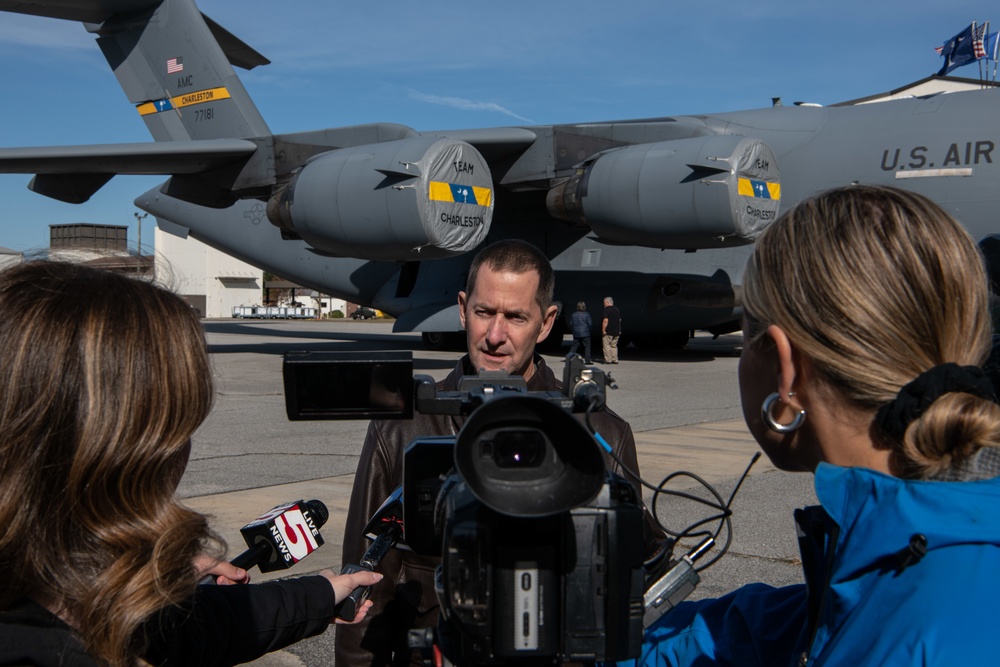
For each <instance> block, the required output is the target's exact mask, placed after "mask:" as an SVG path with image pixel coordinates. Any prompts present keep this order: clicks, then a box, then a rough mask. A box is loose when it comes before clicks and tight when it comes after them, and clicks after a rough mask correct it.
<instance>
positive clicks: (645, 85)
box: [0, 0, 1000, 250]
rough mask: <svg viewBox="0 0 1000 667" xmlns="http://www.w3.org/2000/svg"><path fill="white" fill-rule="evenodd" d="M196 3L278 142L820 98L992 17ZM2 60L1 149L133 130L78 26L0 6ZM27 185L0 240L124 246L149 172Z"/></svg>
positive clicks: (697, 8) (621, 2)
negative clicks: (72, 183) (226, 41)
mask: <svg viewBox="0 0 1000 667" xmlns="http://www.w3.org/2000/svg"><path fill="white" fill-rule="evenodd" d="M198 4H199V7H200V8H201V10H202V11H203V12H204V13H205V14H207V15H208V16H210V17H212V18H213V19H214V20H215V21H216V22H218V23H220V24H221V25H222V26H224V27H225V28H227V29H228V30H229V31H230V32H232V33H233V34H235V35H237V36H238V37H240V38H241V39H242V40H243V41H245V42H246V43H248V44H249V45H251V46H253V47H254V48H255V49H257V50H258V51H259V52H260V53H262V54H263V55H265V56H266V57H267V58H269V59H270V60H271V62H272V64H270V65H267V66H265V67H260V68H257V69H255V70H253V71H251V72H246V71H244V70H237V72H238V73H239V75H240V77H241V79H242V80H243V83H244V85H245V86H246V88H247V89H248V91H249V92H250V95H251V96H252V97H253V99H254V101H255V102H256V104H257V105H258V107H259V108H260V111H261V113H262V114H263V116H264V118H265V120H266V121H267V122H268V124H269V126H270V128H271V130H272V131H273V132H276V133H277V132H295V131H303V130H313V129H321V128H326V127H336V126H341V125H355V124H359V123H368V122H377V121H386V122H396V123H402V124H405V125H409V126H411V127H413V128H415V129H417V130H439V129H460V128H475V127H490V126H497V125H522V124H529V125H530V124H550V123H570V122H587V121H599V120H615V119H627V118H648V117H656V116H667V115H675V114H692V113H712V112H720V111H734V110H739V109H750V108H758V107H765V106H769V105H770V99H771V97H778V96H780V97H782V98H783V100H784V102H785V103H786V104H789V103H792V102H795V101H806V102H815V103H820V104H831V103H835V102H839V101H844V100H849V99H854V98H858V97H864V96H866V95H870V94H874V93H878V92H883V91H886V90H891V89H893V88H897V87H900V86H902V85H905V84H907V83H909V82H911V81H915V80H917V79H920V78H923V77H924V76H927V75H929V74H932V73H934V72H936V71H937V69H938V68H939V67H940V63H941V58H940V57H939V56H938V55H937V54H936V53H935V52H934V47H935V46H938V45H940V44H941V43H943V42H944V41H945V40H946V39H948V38H950V37H951V36H953V35H954V34H955V33H957V32H959V31H961V30H962V29H963V28H964V27H965V26H967V25H968V24H969V23H970V22H971V21H973V20H976V21H980V22H981V21H986V20H988V19H990V18H991V17H990V16H989V12H990V11H991V6H990V5H986V4H983V3H978V2H964V1H962V0H957V1H953V2H949V3H945V2H942V1H941V0H934V1H924V0H915V1H912V2H905V3H904V2H899V1H894V2H873V1H871V0H869V1H867V2H861V1H857V0H844V1H841V2H814V1H811V0H798V1H796V2H793V1H791V0H787V1H783V2H779V1H776V0H775V1H766V0H758V1H757V2H752V3H747V2H730V1H728V0H725V1H716V2H685V3H678V2H669V1H668V0H649V1H647V0H618V2H597V1H595V0H572V1H563V0H536V1H535V2H524V1H522V0H506V1H505V2H491V3H485V2H466V3H450V2H449V3H445V2H438V1H437V0H425V1H424V2H421V3H415V2H398V1H396V0H383V1H382V2H377V3H375V2H345V1H342V0H325V1H322V2H321V1H318V0H312V1H306V2H294V3H282V2H277V1H276V0H271V1H269V2H265V1H264V0H239V1H236V0H202V1H201V2H199V3H198ZM995 25H997V26H998V27H1000V16H998V17H997V21H996V24H995ZM991 30H992V28H991ZM0 62H2V63H3V65H2V68H0V88H2V90H3V95H2V98H0V99H2V100H3V104H2V105H0V109H2V110H0V119H2V122H0V146H4V147H10V146H45V145H64V144H91V143H105V142H107V143H118V142H135V141H149V140H150V137H149V134H148V133H147V131H146V129H145V126H144V124H143V123H142V121H141V120H140V117H139V115H138V114H137V113H136V112H135V110H134V108H133V107H132V105H131V104H130V103H129V102H128V100H127V99H126V98H125V95H124V93H122V92H121V89H120V88H119V87H118V83H117V81H116V79H115V77H114V75H113V74H112V73H111V71H110V69H109V68H108V66H107V64H106V62H105V61H104V58H103V56H102V55H101V54H100V51H99V49H98V48H97V46H96V44H94V40H93V37H92V36H91V35H90V34H89V33H87V32H86V31H85V30H84V28H83V27H82V25H80V24H78V23H72V22H67V21H58V20H53V19H41V18H36V17H30V16H21V15H16V14H8V13H0ZM954 74H956V75H959V76H967V77H973V78H975V77H978V76H979V71H978V68H977V66H976V65H970V66H966V67H963V68H961V69H958V70H956V71H955V72H954ZM29 180H30V177H29V176H25V175H0V202H2V204H0V246H5V247H8V248H13V249H15V250H28V249H39V248H43V247H45V246H47V245H48V238H49V228H48V226H49V225H52V224H66V223H75V222H87V223H99V224H117V225H129V226H130V230H129V241H130V244H132V245H133V246H134V244H135V242H136V229H135V222H136V220H135V217H134V214H135V213H136V212H137V211H138V209H136V208H135V206H134V205H133V200H134V198H135V197H136V196H137V195H139V194H141V193H142V192H144V191H145V190H147V189H149V188H150V187H153V186H154V185H155V184H157V183H158V182H160V181H162V180H163V179H162V178H155V177H137V176H131V177H127V176H119V177H116V178H114V179H112V180H111V182H110V183H109V184H108V185H106V186H105V187H104V188H103V189H102V190H101V191H100V192H98V193H97V194H96V195H95V196H94V197H93V198H92V199H91V201H90V202H87V203H86V204H83V205H70V204H64V203H61V202H57V201H54V200H50V199H47V198H45V197H41V196H39V195H36V194H34V193H32V192H30V191H29V190H28V189H27V183H28V181H29ZM152 227H153V225H152V222H151V221H150V219H147V220H146V221H145V222H144V225H143V245H144V246H147V245H148V244H150V243H151V240H152Z"/></svg>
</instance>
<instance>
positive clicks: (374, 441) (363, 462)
mask: <svg viewBox="0 0 1000 667" xmlns="http://www.w3.org/2000/svg"><path fill="white" fill-rule="evenodd" d="M383 426H384V424H379V423H378V422H375V421H373V422H372V423H371V424H369V426H368V433H367V435H366V436H365V443H364V446H363V447H362V449H361V457H360V459H358V470H357V472H356V473H355V475H354V488H353V490H352V491H351V503H350V506H349V507H348V510H347V522H346V523H345V525H344V550H343V560H342V563H343V564H344V565H346V564H348V563H358V562H360V560H361V557H362V556H363V555H364V553H365V550H366V549H367V548H368V540H367V538H365V536H364V529H365V526H366V525H367V524H368V520H369V519H370V518H371V516H372V514H374V513H375V511H376V510H377V509H378V508H379V507H380V506H381V505H382V502H383V501H384V500H385V499H386V498H388V497H389V494H391V493H392V492H393V491H394V490H395V487H396V484H397V482H396V481H395V480H397V479H399V478H400V477H401V475H396V474H394V470H393V466H395V465H396V463H397V462H395V461H392V460H390V457H389V455H388V449H389V447H387V445H386V443H384V442H383V438H384V437H385V433H384V430H383V428H382V427H383ZM401 565H402V564H401V559H400V556H399V553H398V552H397V550H395V549H393V550H391V551H390V552H389V553H387V554H386V556H385V557H384V558H383V559H382V561H381V562H380V563H379V567H378V571H379V572H381V573H382V574H383V575H384V579H383V585H382V586H375V587H373V588H372V590H371V594H370V598H369V599H370V600H371V601H372V604H373V606H372V609H371V610H370V611H369V613H368V617H367V618H366V619H365V620H364V621H362V622H361V623H357V624H354V625H341V626H339V627H338V628H337V636H336V638H335V640H334V641H335V651H334V661H335V663H336V664H337V665H341V667H350V666H352V665H372V664H385V663H387V662H388V661H390V660H391V654H390V653H389V650H390V647H389V646H388V645H387V642H384V641H377V642H375V644H376V645H381V647H382V648H383V649H384V651H385V654H384V655H376V653H377V650H376V646H373V643H372V639H373V638H374V637H376V636H377V635H378V633H377V632H374V631H373V632H371V633H369V627H370V625H371V622H372V619H373V618H375V617H379V616H381V615H382V614H383V612H384V611H385V607H386V605H387V604H388V603H389V601H390V600H391V599H392V597H393V595H394V590H395V584H396V582H397V581H398V580H399V577H400V568H401ZM366 634H369V635H370V636H369V637H368V638H367V639H366Z"/></svg>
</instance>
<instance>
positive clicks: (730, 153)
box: [547, 135, 781, 249]
mask: <svg viewBox="0 0 1000 667" xmlns="http://www.w3.org/2000/svg"><path fill="white" fill-rule="evenodd" d="M780 200H781V184H780V179H779V172H778V163H777V160H775V158H774V153H773V152H772V151H771V148H770V147H769V146H768V145H767V144H766V143H764V142H763V141H760V140H759V139H752V138H748V137H741V136H737V135H712V136H707V137H695V138H692V139H680V140H676V141H663V142H659V143H653V144H637V145H634V146H627V147H625V148H618V149H614V150H611V151H607V152H605V153H601V154H599V155H598V156H596V158H595V159H593V160H592V161H589V162H588V163H585V164H584V165H583V166H582V167H581V168H580V169H579V170H578V171H577V173H576V174H575V175H574V176H573V177H572V178H570V179H569V181H567V182H565V183H563V184H561V185H559V186H557V187H556V188H553V189H552V190H551V191H550V192H549V194H548V198H547V204H548V208H549V212H550V213H551V214H552V215H554V216H555V217H557V218H562V219H564V220H572V221H574V222H579V223H582V224H586V225H588V226H589V227H590V228H591V229H593V230H594V231H595V232H597V234H598V235H599V236H600V237H601V238H602V239H605V240H607V241H610V242H614V243H623V244H630V245H640V246H646V247H652V248H679V249H696V248H721V247H728V246H736V245H746V244H748V243H752V242H753V241H754V240H755V239H756V238H757V237H758V236H760V233H761V232H762V231H764V228H765V227H767V225H768V224H770V223H771V222H773V221H774V220H775V218H777V216H778V208H779V204H780Z"/></svg>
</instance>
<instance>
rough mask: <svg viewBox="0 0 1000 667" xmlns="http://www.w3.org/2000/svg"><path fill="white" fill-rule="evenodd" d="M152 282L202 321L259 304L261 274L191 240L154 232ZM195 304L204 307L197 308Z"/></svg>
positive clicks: (227, 315) (157, 230)
mask: <svg viewBox="0 0 1000 667" xmlns="http://www.w3.org/2000/svg"><path fill="white" fill-rule="evenodd" d="M154 236H155V244H156V280H157V282H159V283H160V284H162V285H164V286H166V287H168V288H170V289H172V290H173V291H175V292H177V293H178V294H181V295H183V296H185V297H187V298H188V299H189V300H190V301H191V302H192V304H193V305H196V306H199V307H200V308H201V310H202V316H203V317H232V314H233V306H253V305H259V304H260V302H261V294H262V290H263V286H264V272H263V271H262V270H261V269H258V268H256V267H254V266H251V265H250V264H247V263H246V262H243V261H241V260H238V259H236V258H234V257H230V256H229V255H227V254H225V253H223V252H219V251H218V250H216V249H214V248H211V247H209V246H207V245H205V244H204V243H202V242H200V241H196V240H195V239H192V238H187V239H182V238H180V237H177V236H174V235H173V234H167V233H165V232H163V231H161V230H160V228H159V227H157V228H156V231H155V235H154ZM199 301H201V302H202V303H203V304H204V305H203V306H200V305H199V303H198V302H199Z"/></svg>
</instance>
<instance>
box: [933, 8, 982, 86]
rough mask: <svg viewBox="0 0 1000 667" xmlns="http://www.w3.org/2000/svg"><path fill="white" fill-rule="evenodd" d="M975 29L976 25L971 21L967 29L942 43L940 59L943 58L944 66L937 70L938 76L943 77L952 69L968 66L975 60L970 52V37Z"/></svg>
mask: <svg viewBox="0 0 1000 667" xmlns="http://www.w3.org/2000/svg"><path fill="white" fill-rule="evenodd" d="M975 29H976V23H975V21H973V22H972V23H971V24H969V27H968V28H966V29H965V30H963V31H962V32H960V33H958V34H957V35H955V36H954V37H952V38H951V39H949V40H948V41H947V42H945V43H944V45H943V46H942V47H941V57H942V58H944V64H943V65H942V66H941V69H940V70H938V76H944V75H945V74H947V73H948V72H950V71H952V70H953V69H955V68H958V67H961V66H962V65H968V64H969V63H971V62H974V61H975V60H976V56H975V55H974V54H973V52H972V37H973V33H974V32H975Z"/></svg>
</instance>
